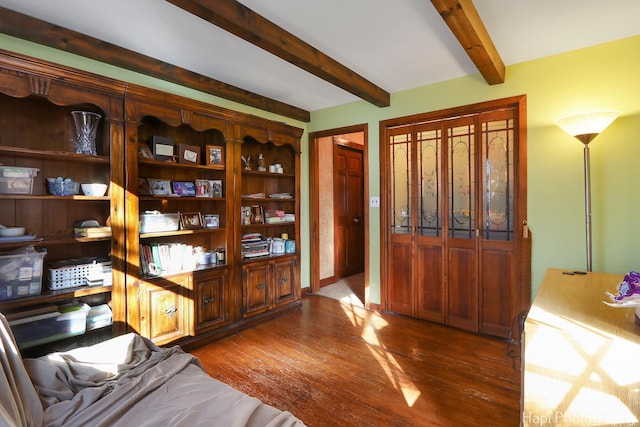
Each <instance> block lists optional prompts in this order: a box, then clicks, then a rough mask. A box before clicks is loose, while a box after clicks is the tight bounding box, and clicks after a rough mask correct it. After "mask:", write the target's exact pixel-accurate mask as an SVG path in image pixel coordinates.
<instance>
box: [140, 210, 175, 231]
mask: <svg viewBox="0 0 640 427" xmlns="http://www.w3.org/2000/svg"><path fill="white" fill-rule="evenodd" d="M178 228H180V214H179V213H164V214H163V213H160V212H157V211H153V212H145V213H141V214H140V233H161V232H163V231H176V230H177V229H178Z"/></svg>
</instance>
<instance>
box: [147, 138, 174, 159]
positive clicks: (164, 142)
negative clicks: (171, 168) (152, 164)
mask: <svg viewBox="0 0 640 427" xmlns="http://www.w3.org/2000/svg"><path fill="white" fill-rule="evenodd" d="M173 145H174V144H173V139H172V138H168V137H166V136H157V135H156V136H153V137H152V138H151V150H152V152H153V158H154V159H156V160H159V161H163V162H164V161H173V160H174V158H173Z"/></svg>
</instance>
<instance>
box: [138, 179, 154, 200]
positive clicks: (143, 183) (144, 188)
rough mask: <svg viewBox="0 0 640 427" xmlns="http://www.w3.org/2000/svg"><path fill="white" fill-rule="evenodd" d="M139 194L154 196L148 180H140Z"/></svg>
mask: <svg viewBox="0 0 640 427" xmlns="http://www.w3.org/2000/svg"><path fill="white" fill-rule="evenodd" d="M138 194H139V195H140V196H151V195H153V193H152V192H151V187H150V186H149V181H147V178H138Z"/></svg>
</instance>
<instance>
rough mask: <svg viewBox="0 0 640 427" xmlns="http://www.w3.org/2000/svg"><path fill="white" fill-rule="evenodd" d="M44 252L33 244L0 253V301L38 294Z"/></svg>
mask: <svg viewBox="0 0 640 427" xmlns="http://www.w3.org/2000/svg"><path fill="white" fill-rule="evenodd" d="M46 254H47V251H46V250H43V251H42V252H38V251H36V250H35V249H34V248H33V246H30V247H28V248H24V249H21V250H18V251H13V252H7V253H2V254H0V301H3V300H8V299H14V298H21V297H28V296H33V295H39V294H40V291H41V290H42V264H43V262H44V257H45V255H46Z"/></svg>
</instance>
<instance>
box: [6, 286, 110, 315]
mask: <svg viewBox="0 0 640 427" xmlns="http://www.w3.org/2000/svg"><path fill="white" fill-rule="evenodd" d="M108 292H111V286H95V287H88V286H84V287H78V288H69V289H59V290H56V291H51V290H45V289H43V290H42V292H41V293H40V294H39V295H33V296H30V297H25V298H16V299H11V300H5V301H0V310H4V309H6V308H9V307H10V308H19V307H26V306H29V305H33V304H42V303H47V302H55V301H62V300H66V299H71V298H81V297H86V296H90V295H98V294H104V293H108Z"/></svg>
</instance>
